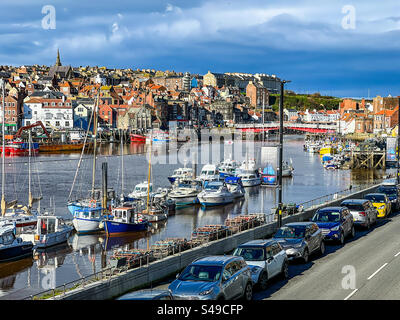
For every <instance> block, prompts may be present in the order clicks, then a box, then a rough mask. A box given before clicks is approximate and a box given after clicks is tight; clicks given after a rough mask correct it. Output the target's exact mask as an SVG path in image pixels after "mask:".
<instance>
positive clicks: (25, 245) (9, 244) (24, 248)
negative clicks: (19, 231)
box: [0, 222, 33, 262]
mask: <svg viewBox="0 0 400 320" xmlns="http://www.w3.org/2000/svg"><path fill="white" fill-rule="evenodd" d="M15 234H16V227H15V225H14V224H10V223H4V222H3V223H0V262H7V261H15V260H19V259H22V258H26V257H31V256H32V254H33V243H32V242H30V241H23V240H22V239H21V238H20V237H16V235H15Z"/></svg>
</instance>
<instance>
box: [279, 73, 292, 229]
mask: <svg viewBox="0 0 400 320" xmlns="http://www.w3.org/2000/svg"><path fill="white" fill-rule="evenodd" d="M289 82H291V81H288V80H281V96H280V102H279V175H278V228H280V227H281V226H282V209H283V203H282V171H283V101H284V94H285V88H284V87H285V83H289Z"/></svg>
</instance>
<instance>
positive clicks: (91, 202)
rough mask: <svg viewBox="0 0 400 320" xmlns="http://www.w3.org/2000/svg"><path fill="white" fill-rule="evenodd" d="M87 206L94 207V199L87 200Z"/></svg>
mask: <svg viewBox="0 0 400 320" xmlns="http://www.w3.org/2000/svg"><path fill="white" fill-rule="evenodd" d="M89 207H90V208H96V200H94V199H91V200H90V201H89Z"/></svg>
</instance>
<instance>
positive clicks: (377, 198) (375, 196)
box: [365, 194, 385, 203]
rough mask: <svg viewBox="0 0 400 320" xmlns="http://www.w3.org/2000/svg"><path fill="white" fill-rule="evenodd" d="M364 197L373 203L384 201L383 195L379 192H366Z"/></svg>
mask: <svg viewBox="0 0 400 320" xmlns="http://www.w3.org/2000/svg"><path fill="white" fill-rule="evenodd" d="M365 199H368V200H370V201H371V202H375V203H385V197H384V196H383V195H380V194H368V195H366V196H365Z"/></svg>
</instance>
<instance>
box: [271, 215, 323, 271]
mask: <svg viewBox="0 0 400 320" xmlns="http://www.w3.org/2000/svg"><path fill="white" fill-rule="evenodd" d="M273 239H275V240H276V241H278V242H279V244H280V245H281V246H282V247H283V249H285V250H286V254H287V256H288V259H289V260H295V259H302V260H303V261H304V263H307V262H308V259H309V256H310V255H311V254H313V253H315V252H319V253H320V254H321V255H323V254H324V253H325V243H324V236H323V234H322V231H321V229H320V228H319V227H318V225H317V224H316V223H314V222H292V223H287V224H285V225H284V226H283V227H281V228H280V229H279V230H278V231H277V232H276V233H275V235H274V237H273Z"/></svg>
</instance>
